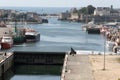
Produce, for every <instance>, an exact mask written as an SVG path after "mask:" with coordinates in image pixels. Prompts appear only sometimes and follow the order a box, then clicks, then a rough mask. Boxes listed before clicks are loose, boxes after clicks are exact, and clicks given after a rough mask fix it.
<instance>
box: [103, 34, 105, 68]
mask: <svg viewBox="0 0 120 80" xmlns="http://www.w3.org/2000/svg"><path fill="white" fill-rule="evenodd" d="M105 36H106V35H105ZM105 36H104V61H103V70H105V51H106V49H105V45H106V39H105Z"/></svg>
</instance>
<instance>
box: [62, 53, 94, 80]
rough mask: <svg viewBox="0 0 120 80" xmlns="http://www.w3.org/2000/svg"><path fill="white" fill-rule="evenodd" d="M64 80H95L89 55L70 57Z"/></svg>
mask: <svg viewBox="0 0 120 80" xmlns="http://www.w3.org/2000/svg"><path fill="white" fill-rule="evenodd" d="M64 80H94V78H93V74H92V70H91V64H90V62H89V57H88V55H82V54H76V55H74V56H72V55H68V61H67V63H66V70H65V76H64Z"/></svg>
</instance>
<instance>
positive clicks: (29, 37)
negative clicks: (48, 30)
mask: <svg viewBox="0 0 120 80" xmlns="http://www.w3.org/2000/svg"><path fill="white" fill-rule="evenodd" d="M39 40H40V33H39V32H37V31H35V30H31V29H30V30H26V32H25V41H26V42H36V41H39Z"/></svg>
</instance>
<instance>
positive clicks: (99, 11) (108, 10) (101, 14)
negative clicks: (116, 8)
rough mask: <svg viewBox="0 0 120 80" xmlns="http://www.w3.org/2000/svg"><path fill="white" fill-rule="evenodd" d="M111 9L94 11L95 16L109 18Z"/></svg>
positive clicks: (103, 8) (104, 8) (101, 8)
mask: <svg viewBox="0 0 120 80" xmlns="http://www.w3.org/2000/svg"><path fill="white" fill-rule="evenodd" d="M110 11H111V8H109V7H97V8H96V9H95V10H94V15H95V16H96V15H97V16H98V15H99V16H109V15H110Z"/></svg>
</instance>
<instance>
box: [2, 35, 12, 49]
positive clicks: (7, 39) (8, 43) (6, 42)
mask: <svg viewBox="0 0 120 80" xmlns="http://www.w3.org/2000/svg"><path fill="white" fill-rule="evenodd" d="M12 46H13V39H12V37H11V36H3V37H2V39H1V48H2V49H9V48H11V47H12Z"/></svg>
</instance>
